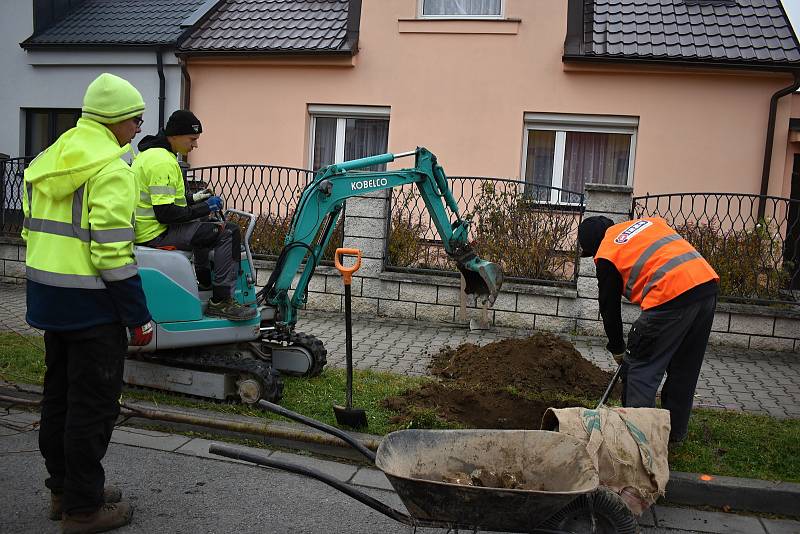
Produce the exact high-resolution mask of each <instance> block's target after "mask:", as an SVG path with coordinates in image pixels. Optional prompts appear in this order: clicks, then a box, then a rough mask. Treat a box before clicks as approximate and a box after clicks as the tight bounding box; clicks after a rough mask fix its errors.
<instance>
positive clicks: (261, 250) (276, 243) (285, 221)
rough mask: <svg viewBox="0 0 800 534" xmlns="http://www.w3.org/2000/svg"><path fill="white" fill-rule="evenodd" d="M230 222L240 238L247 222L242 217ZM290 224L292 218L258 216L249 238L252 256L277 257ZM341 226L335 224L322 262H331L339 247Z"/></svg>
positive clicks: (233, 217) (270, 215) (317, 237)
mask: <svg viewBox="0 0 800 534" xmlns="http://www.w3.org/2000/svg"><path fill="white" fill-rule="evenodd" d="M230 220H231V221H232V222H235V223H237V224H238V225H239V226H240V228H241V229H242V236H244V235H245V234H244V232H245V230H246V229H247V223H248V220H247V219H246V218H244V217H236V216H235V215H233V216H231V219H230ZM340 222H341V221H340ZM291 223H292V218H291V217H290V216H286V217H281V216H278V215H272V214H267V215H259V216H258V217H257V218H256V224H255V227H254V228H253V235H252V236H251V237H250V250H251V252H252V253H253V255H254V256H271V257H275V256H278V255H279V254H280V253H281V250H283V247H284V243H285V242H286V234H287V233H288V232H289V227H290V226H291ZM323 226H324V225H323ZM343 226H344V225H342V224H337V226H336V229H335V230H334V231H333V236H332V237H331V240H330V241H329V242H328V246H327V247H326V249H325V251H324V253H323V254H322V259H323V260H333V254H334V252H335V251H336V248H337V247H340V246H341V244H342V234H343V232H344V228H343ZM322 229H323V228H320V232H321V231H322ZM319 238H320V236H319V235H317V236H316V239H315V240H314V243H316V242H317V241H318V240H319Z"/></svg>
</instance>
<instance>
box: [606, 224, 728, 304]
mask: <svg viewBox="0 0 800 534" xmlns="http://www.w3.org/2000/svg"><path fill="white" fill-rule="evenodd" d="M600 258H603V259H606V260H608V261H610V262H611V263H613V264H614V266H615V267H616V268H617V270H618V271H619V272H620V274H621V275H622V294H623V295H625V298H627V299H628V300H629V301H631V302H634V303H636V304H639V305H640V306H641V307H642V309H643V310H646V309H648V308H653V307H655V306H659V305H661V304H664V303H665V302H668V301H670V300H672V299H674V298H675V297H677V296H678V295H680V294H682V293H685V292H686V291H688V290H690V289H692V288H693V287H696V286H699V285H700V284H704V283H706V282H709V281H711V280H714V281H719V276H718V275H717V273H716V272H714V269H713V268H712V267H711V265H709V264H708V262H707V261H706V260H705V259H703V257H702V256H701V255H700V253H699V252H697V251H696V250H695V249H694V247H693V246H692V245H691V244H690V243H689V242H688V241H686V240H685V239H683V238H682V237H681V236H679V235H678V234H677V233H676V232H675V230H673V229H672V228H670V227H669V225H668V224H667V223H666V221H664V219H661V218H659V217H647V218H644V219H634V220H632V221H625V222H623V223H620V224H615V225H614V226H612V227H611V228H609V229H608V230H606V235H605V237H604V238H603V241H602V242H601V243H600V247H599V248H598V249H597V254H595V256H594V261H595V263H596V262H597V260H599V259H600Z"/></svg>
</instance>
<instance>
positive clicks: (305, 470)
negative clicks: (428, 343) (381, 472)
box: [208, 443, 568, 534]
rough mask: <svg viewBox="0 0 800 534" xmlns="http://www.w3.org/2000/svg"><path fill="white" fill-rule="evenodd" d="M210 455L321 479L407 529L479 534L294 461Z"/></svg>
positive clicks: (540, 533)
mask: <svg viewBox="0 0 800 534" xmlns="http://www.w3.org/2000/svg"><path fill="white" fill-rule="evenodd" d="M208 452H210V453H211V454H216V455H217V456H223V457H225V458H232V459H234V460H243V461H245V462H250V463H254V464H256V465H261V466H264V467H271V468H273V469H280V470H281V471H286V472H288V473H295V474H297V475H302V476H307V477H309V478H313V479H316V480H319V481H320V482H323V483H325V484H327V485H328V486H330V487H332V488H334V489H337V490H339V491H341V492H342V493H344V494H345V495H347V496H348V497H352V498H353V499H355V500H357V501H358V502H360V503H362V504H366V505H367V506H369V507H370V508H372V509H373V510H376V511H378V512H380V513H382V514H383V515H385V516H387V517H389V518H391V519H394V520H395V521H397V522H398V523H402V524H404V525H407V526H411V527H422V528H449V529H450V530H455V529H464V530H468V529H469V530H475V531H476V532H477V529H474V528H473V527H472V526H468V525H457V524H450V523H445V522H443V521H436V520H427V519H417V518H415V517H412V516H411V515H409V514H404V513H403V512H401V511H400V510H396V509H394V508H392V507H391V506H389V505H387V504H384V503H382V502H381V501H379V500H378V499H375V498H374V497H372V496H370V495H367V494H366V493H364V492H363V491H359V490H357V489H356V488H354V487H353V486H351V485H350V484H348V483H346V482H342V481H341V480H339V479H338V478H335V477H332V476H331V475H328V474H326V473H323V472H322V471H318V470H316V469H313V468H311V467H306V466H303V465H298V464H293V463H291V462H284V461H281V460H273V459H272V458H270V457H269V456H267V455H266V454H263V453H257V452H251V451H247V450H243V449H239V448H237V447H232V446H230V445H226V444H222V443H212V444H211V445H209V447H208ZM531 534H568V533H567V532H564V531H561V530H546V529H545V530H540V529H535V530H532V531H531Z"/></svg>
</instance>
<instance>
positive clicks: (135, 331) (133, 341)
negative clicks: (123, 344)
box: [128, 321, 153, 347]
mask: <svg viewBox="0 0 800 534" xmlns="http://www.w3.org/2000/svg"><path fill="white" fill-rule="evenodd" d="M128 333H129V335H130V340H129V341H128V345H130V346H132V347H144V346H145V345H147V344H149V343H150V342H151V341H153V321H147V322H146V323H144V324H143V325H140V326H137V327H135V328H128Z"/></svg>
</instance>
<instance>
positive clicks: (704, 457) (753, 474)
mask: <svg viewBox="0 0 800 534" xmlns="http://www.w3.org/2000/svg"><path fill="white" fill-rule="evenodd" d="M44 369H45V366H44V350H43V342H42V339H41V338H40V337H25V338H23V337H21V336H19V335H18V334H13V333H0V377H2V378H4V379H6V380H8V381H12V382H24V383H30V384H41V383H42V379H43V376H44ZM354 375H355V376H354V381H353V382H354V394H353V404H354V406H355V407H357V408H363V409H364V410H366V412H367V418H368V421H369V428H368V432H369V433H371V434H375V435H385V434H387V433H388V432H391V431H393V430H398V429H399V428H400V427H399V426H398V425H396V424H392V423H391V422H390V419H391V418H392V417H393V416H394V415H396V414H395V413H394V412H393V411H391V410H388V409H387V408H385V407H383V404H382V401H383V399H385V398H387V397H391V396H394V395H399V394H401V393H403V392H404V391H406V390H408V389H411V388H415V387H419V386H421V385H422V384H424V383H426V382H428V381H429V380H430V379H429V378H424V377H408V376H405V375H397V374H392V373H382V372H376V371H355V373H354ZM284 380H285V389H284V399H283V401H282V402H281V404H282V405H283V406H285V407H286V408H288V409H290V410H293V411H296V412H299V413H302V414H304V415H306V416H308V417H312V418H314V419H317V420H319V421H322V422H325V423H328V424H330V425H336V419H335V417H334V415H333V408H332V404H333V403H337V404H344V400H345V393H344V391H345V373H344V370H342V369H326V370H325V371H324V372H323V373H322V375H320V376H318V377H315V378H310V379H309V378H294V377H285V378H284ZM509 391H510V392H512V393H513V391H511V390H509ZM124 396H125V397H126V398H135V399H140V400H146V401H150V402H153V403H155V404H164V405H171V406H190V407H193V408H200V409H206V410H211V411H216V412H219V413H231V414H240V415H246V416H251V417H266V418H270V419H273V418H277V416H273V415H272V414H265V413H264V412H263V411H261V410H260V409H258V408H254V407H251V406H246V405H241V404H223V403H213V402H205V401H198V400H195V399H189V398H184V397H179V396H174V395H169V394H166V393H159V392H150V391H135V390H127V391H126V392H125V394H124ZM554 398H555V397H554ZM559 398H560V399H569V400H570V401H574V403H575V405H576V406H580V405H583V406H589V407H592V406H594V402H595V401H593V400H591V399H580V398H573V397H569V396H561V397H559ZM407 427H414V428H459V427H461V426H460V425H457V424H454V423H451V422H448V421H443V420H441V419H440V418H439V417H438V416H437V415H436V413H435V412H434V411H433V410H421V411H420V412H419V413H418V414H416V416H415V417H414V418H413V419H412V422H411V423H408V424H407V425H405V426H404V427H403V428H407ZM669 464H670V469H672V470H673V471H686V472H690V473H707V474H711V475H717V476H733V477H744V478H756V479H762V480H783V481H788V482H798V483H800V420H796V419H789V420H780V419H774V418H771V417H768V416H762V415H753V414H748V413H743V412H733V411H719V410H708V409H697V410H694V412H693V414H692V419H691V421H690V423H689V435H688V437H687V439H686V441H685V442H684V443H683V444H682V445H681V446H678V447H675V448H673V450H672V451H670V456H669Z"/></svg>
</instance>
